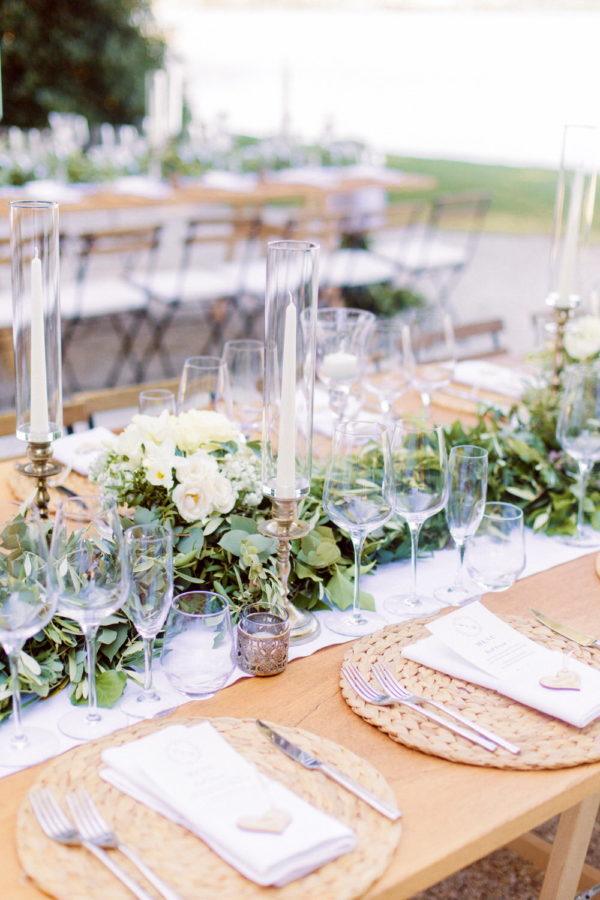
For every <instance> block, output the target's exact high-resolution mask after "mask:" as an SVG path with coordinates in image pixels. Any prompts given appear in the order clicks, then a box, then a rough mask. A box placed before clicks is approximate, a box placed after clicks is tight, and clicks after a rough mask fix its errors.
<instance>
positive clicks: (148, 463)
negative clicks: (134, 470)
mask: <svg viewBox="0 0 600 900" xmlns="http://www.w3.org/2000/svg"><path fill="white" fill-rule="evenodd" d="M176 459H177V457H176V456H175V454H174V447H173V445H172V444H160V445H152V446H151V448H150V451H149V452H148V453H147V454H146V456H145V457H144V469H145V470H146V479H147V481H148V482H149V483H150V484H153V485H155V486H157V487H164V488H166V489H167V490H168V491H170V490H171V488H172V487H173V483H174V481H173V466H174V465H175V461H176Z"/></svg>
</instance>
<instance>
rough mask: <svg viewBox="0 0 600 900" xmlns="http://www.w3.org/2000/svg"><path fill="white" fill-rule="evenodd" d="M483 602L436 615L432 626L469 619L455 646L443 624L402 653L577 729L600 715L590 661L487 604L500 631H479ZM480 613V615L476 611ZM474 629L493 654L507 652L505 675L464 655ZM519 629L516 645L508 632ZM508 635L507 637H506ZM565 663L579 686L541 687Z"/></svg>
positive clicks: (597, 678) (598, 677) (596, 675)
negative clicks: (525, 630) (539, 638)
mask: <svg viewBox="0 0 600 900" xmlns="http://www.w3.org/2000/svg"><path fill="white" fill-rule="evenodd" d="M479 607H481V604H478V603H474V604H471V605H470V606H468V607H466V608H465V609H464V610H457V611H456V612H455V613H450V614H449V615H448V616H444V617H442V618H440V619H436V620H435V622H434V623H431V624H432V627H434V628H435V627H436V625H437V624H438V623H439V624H442V623H446V621H447V620H448V621H451V620H453V619H454V620H455V621H456V622H459V621H460V622H461V623H465V624H463V626H462V630H461V633H460V637H458V635H457V642H456V646H451V633H450V632H449V631H447V630H446V628H445V627H444V631H443V633H438V634H432V635H431V636H430V637H426V638H423V639H422V640H420V641H416V642H415V643H414V644H409V645H408V646H407V647H404V649H403V650H402V656H404V657H406V658H407V659H411V660H413V662H417V663H420V664H421V665H424V666H427V667H428V668H430V669H434V670H435V671H437V672H444V673H445V674H446V675H450V676H451V677H452V678H460V679H462V680H463V681H468V682H470V683H471V684H478V685H481V687H485V688H489V689H490V690H492V691H496V692H497V693H499V694H502V695H503V696H505V697H510V698H511V700H516V701H517V702H518V703H522V704H523V705H524V706H529V707H531V708H532V709H537V710H538V711H539V712H542V713H545V714H546V715H548V716H552V717H553V718H555V719H561V720H562V721H563V722H566V723H567V724H568V725H573V726H574V727H575V728H584V727H585V726H586V725H589V723H590V722H592V721H593V720H594V719H596V718H598V716H600V672H598V671H596V669H593V668H591V666H586V665H585V664H584V663H581V662H579V661H578V660H576V659H573V658H571V657H569V658H568V660H565V658H564V656H563V654H562V653H560V652H558V651H554V650H549V649H548V648H547V647H543V646H542V645H541V644H537V643H536V642H535V641H532V640H530V639H529V638H527V637H524V636H523V635H521V634H520V633H519V632H517V631H516V630H515V629H513V628H511V626H509V625H508V624H507V623H506V622H502V621H501V620H499V619H497V617H496V616H494V615H493V614H492V613H490V612H489V610H486V609H485V607H481V609H482V610H484V611H485V613H486V621H491V619H497V621H498V622H500V623H501V626H502V633H501V635H494V636H491V633H487V634H486V635H478V634H477V633H476V632H475V630H474V629H475V625H474V624H473V623H477V619H478V616H477V613H478V608H479ZM471 613H475V617H473V616H472V615H471ZM469 628H472V629H473V631H472V639H473V641H476V640H482V639H485V640H486V642H487V643H488V646H490V647H492V645H493V648H492V649H493V651H494V653H501V654H502V655H503V672H502V674H498V671H499V670H497V671H496V674H493V668H494V667H493V666H490V667H489V668H487V670H486V668H484V667H483V666H484V665H485V663H483V662H481V661H480V665H477V664H476V663H475V662H474V661H473V659H474V658H476V657H473V659H471V660H469V659H467V658H466V656H465V655H464V654H465V653H467V652H468V650H466V649H465V643H464V640H465V634H467V633H468V631H467V630H465V629H469ZM509 631H510V632H513V633H514V644H512V643H511V636H510V635H509V634H508V632H509ZM507 636H508V640H506V638H507ZM565 665H566V666H567V667H568V669H569V671H572V672H575V673H576V674H577V675H578V676H579V678H580V679H581V686H580V690H579V691H562V690H552V689H549V688H545V687H542V685H541V684H540V683H539V680H540V678H544V677H548V676H553V675H555V674H556V673H557V672H558V671H559V670H560V669H563V668H564V667H565Z"/></svg>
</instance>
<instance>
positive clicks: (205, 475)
mask: <svg viewBox="0 0 600 900" xmlns="http://www.w3.org/2000/svg"><path fill="white" fill-rule="evenodd" d="M218 471H219V467H218V465H217V461H216V459H214V458H213V457H212V456H209V455H208V453H206V452H205V451H204V450H196V452H195V453H192V454H191V455H190V456H177V457H176V458H175V474H176V475H177V481H182V482H183V481H189V480H190V479H197V480H199V481H201V480H208V479H212V478H214V476H215V475H216V474H217V473H218Z"/></svg>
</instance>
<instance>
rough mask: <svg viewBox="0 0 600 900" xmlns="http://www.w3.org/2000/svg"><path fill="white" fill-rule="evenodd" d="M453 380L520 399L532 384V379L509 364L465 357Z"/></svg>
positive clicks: (458, 364) (457, 366)
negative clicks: (510, 367)
mask: <svg viewBox="0 0 600 900" xmlns="http://www.w3.org/2000/svg"><path fill="white" fill-rule="evenodd" d="M452 380H453V381H456V382H458V383H459V384H468V385H470V386H471V387H475V388H483V390H485V391H492V392H493V393H495V394H504V395H505V396H507V397H514V399H515V400H518V399H519V398H520V397H521V396H522V395H523V392H524V391H525V390H526V389H527V387H529V386H530V385H531V379H530V378H528V377H527V375H525V374H523V373H522V372H515V371H514V370H513V369H509V368H508V366H499V365H497V364H496V363H492V362H486V360H482V359H465V360H462V362H458V363H457V364H456V367H455V369H454V375H453V377H452Z"/></svg>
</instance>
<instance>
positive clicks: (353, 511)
mask: <svg viewBox="0 0 600 900" xmlns="http://www.w3.org/2000/svg"><path fill="white" fill-rule="evenodd" d="M393 494H394V489H393V479H392V470H391V460H390V446H389V435H388V433H387V431H386V429H385V428H384V427H383V426H382V425H378V424H377V423H372V422H346V423H345V424H342V425H338V426H337V427H336V429H335V432H334V435H333V444H332V448H331V458H330V461H329V468H328V470H327V475H326V478H325V485H324V488H323V509H324V510H325V512H326V513H327V515H328V516H329V518H330V519H331V520H332V522H335V524H336V525H337V526H338V527H339V528H343V529H344V530H345V531H348V532H349V534H350V539H351V541H352V545H353V547H354V598H353V604H352V610H351V611H350V612H345V613H336V614H332V615H331V616H328V618H327V627H328V628H329V630H330V631H333V632H335V633H336V634H349V635H352V636H354V637H359V636H360V635H363V634H369V633H370V632H372V631H374V630H375V629H376V628H378V627H380V626H381V625H384V624H385V622H384V620H383V619H382V618H381V616H379V615H377V613H373V612H367V611H365V610H362V609H361V608H360V565H361V557H362V549H363V545H364V542H365V538H366V536H367V534H369V533H370V532H371V531H375V530H376V529H377V528H381V526H382V525H384V524H385V523H386V522H387V520H388V519H389V518H390V516H391V515H392V509H393Z"/></svg>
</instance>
